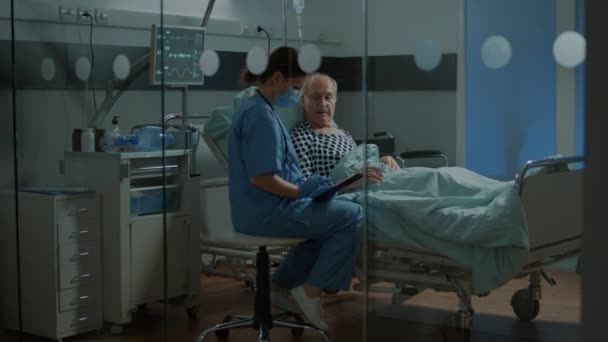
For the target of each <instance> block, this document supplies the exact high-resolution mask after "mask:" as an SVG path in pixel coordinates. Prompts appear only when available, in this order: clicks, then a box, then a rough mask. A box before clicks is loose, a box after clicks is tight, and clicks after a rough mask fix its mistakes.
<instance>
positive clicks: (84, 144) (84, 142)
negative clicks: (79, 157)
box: [80, 128, 95, 152]
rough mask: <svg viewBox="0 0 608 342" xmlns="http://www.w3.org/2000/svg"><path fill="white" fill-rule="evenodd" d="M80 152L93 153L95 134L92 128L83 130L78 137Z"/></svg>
mask: <svg viewBox="0 0 608 342" xmlns="http://www.w3.org/2000/svg"><path fill="white" fill-rule="evenodd" d="M80 150H81V151H82V152H95V133H93V129H92V128H85V129H83V130H82V134H81V135H80Z"/></svg>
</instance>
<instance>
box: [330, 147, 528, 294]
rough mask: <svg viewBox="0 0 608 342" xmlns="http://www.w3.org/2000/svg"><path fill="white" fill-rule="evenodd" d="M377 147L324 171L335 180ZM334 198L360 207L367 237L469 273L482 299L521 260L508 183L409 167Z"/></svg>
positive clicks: (371, 158)
mask: <svg viewBox="0 0 608 342" xmlns="http://www.w3.org/2000/svg"><path fill="white" fill-rule="evenodd" d="M377 156H378V154H377V148H376V147H375V146H373V145H367V151H366V150H365V149H364V148H363V146H360V147H358V148H357V150H355V151H353V152H351V153H350V154H349V155H347V156H346V157H345V158H344V159H343V160H342V162H341V163H340V165H338V167H337V168H336V169H335V172H334V173H332V177H333V178H334V179H341V178H344V177H345V176H348V175H349V174H352V173H354V172H356V171H358V170H360V169H361V167H362V166H363V165H364V164H365V161H366V160H367V162H368V163H371V164H375V163H378V162H377V160H378V157H377ZM368 190H369V191H368V192H367V193H364V192H363V191H355V192H351V193H347V194H343V195H340V196H339V198H341V199H345V200H350V201H354V202H356V203H359V204H362V205H364V204H365V203H367V204H366V205H367V211H366V215H367V219H368V224H369V226H368V233H369V236H368V237H369V238H371V239H374V240H389V241H400V242H404V243H406V244H408V245H411V246H413V247H417V248H422V249H425V250H429V251H433V252H437V253H441V254H443V255H446V256H448V257H450V258H452V259H454V260H455V261H457V262H459V263H461V264H463V265H465V266H467V267H470V268H471V270H472V275H473V291H474V293H476V294H485V293H488V292H489V291H491V290H493V289H495V288H497V287H499V286H500V285H502V284H504V283H505V282H507V281H508V280H510V279H511V278H512V277H513V276H514V275H515V274H516V273H518V272H519V271H520V270H521V268H522V266H523V265H524V264H525V262H526V260H527V254H528V249H529V243H528V230H527V225H526V221H525V215H524V211H523V207H522V204H521V202H520V199H519V196H518V194H517V191H516V190H515V188H514V186H513V182H499V181H495V180H492V179H490V178H486V177H483V176H481V175H479V174H476V173H474V172H471V171H469V170H466V169H463V168H459V167H446V168H439V169H431V168H421V167H412V168H406V169H402V170H399V171H393V172H386V173H385V174H384V181H383V182H381V183H378V184H370V185H369V188H368Z"/></svg>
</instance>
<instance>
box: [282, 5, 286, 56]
mask: <svg viewBox="0 0 608 342" xmlns="http://www.w3.org/2000/svg"><path fill="white" fill-rule="evenodd" d="M282 1H283V46H287V5H286V4H285V1H287V0H282Z"/></svg>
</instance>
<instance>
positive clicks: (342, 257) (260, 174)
mask: <svg viewBox="0 0 608 342" xmlns="http://www.w3.org/2000/svg"><path fill="white" fill-rule="evenodd" d="M305 76H306V74H305V72H304V71H302V70H301V69H300V67H299V65H298V62H297V50H295V49H294V48H291V47H280V48H278V49H276V50H274V51H272V53H271V54H270V55H269V57H268V67H267V68H266V70H265V71H264V72H263V73H262V74H261V75H257V76H256V75H253V74H251V73H250V72H248V71H245V73H244V79H245V80H247V81H249V82H253V83H255V84H256V85H257V90H256V93H255V94H254V95H253V96H251V97H250V98H249V99H247V100H245V101H243V102H242V103H241V105H240V106H239V108H238V109H237V111H236V113H235V115H234V118H233V122H232V127H231V132H230V140H229V147H228V161H229V165H230V185H229V189H230V207H231V213H232V222H233V224H234V228H235V230H236V231H237V232H239V233H243V234H250V235H258V236H268V237H281V238H304V239H307V240H306V241H305V242H302V243H300V244H299V245H297V246H295V247H293V248H291V249H290V250H289V253H288V255H287V257H286V258H285V260H284V261H283V262H282V263H281V265H280V266H279V268H278V269H277V270H276V272H275V273H274V274H273V276H272V281H273V296H272V299H273V304H274V305H277V306H279V307H281V308H283V309H287V310H289V311H301V312H302V313H304V315H305V316H306V317H307V318H308V320H309V321H310V322H311V323H312V324H313V325H315V326H316V327H318V328H319V329H323V330H327V329H328V326H327V323H326V322H325V321H324V319H323V318H322V315H321V312H322V310H321V309H322V308H321V300H320V297H321V294H322V289H332V290H346V289H348V288H349V286H350V282H351V278H352V274H353V271H354V266H355V259H356V254H357V248H358V242H359V233H360V231H359V227H360V226H361V222H362V220H363V213H362V209H361V207H360V206H359V205H357V204H355V203H352V202H346V201H341V200H337V199H330V200H327V201H324V202H314V201H312V199H311V197H315V195H317V194H319V193H322V192H323V191H324V190H326V189H327V188H328V187H329V186H331V181H330V180H329V179H328V178H326V177H321V176H312V177H310V178H308V179H307V180H306V181H304V182H303V181H302V172H301V170H300V167H299V165H298V156H297V155H296V153H295V150H294V146H293V144H292V141H291V138H290V135H289V132H288V131H287V129H286V128H285V126H283V123H282V122H281V120H280V119H279V117H278V115H277V113H276V111H275V109H274V108H275V106H289V105H292V104H293V102H294V101H297V99H298V97H299V95H298V90H297V89H299V88H300V87H301V85H302V83H303V82H304V79H305ZM288 295H290V296H291V297H289V296H288ZM292 298H293V300H294V301H295V304H297V307H296V308H293V306H294V305H293V304H292V303H290V300H291V299H292ZM290 304H291V307H290Z"/></svg>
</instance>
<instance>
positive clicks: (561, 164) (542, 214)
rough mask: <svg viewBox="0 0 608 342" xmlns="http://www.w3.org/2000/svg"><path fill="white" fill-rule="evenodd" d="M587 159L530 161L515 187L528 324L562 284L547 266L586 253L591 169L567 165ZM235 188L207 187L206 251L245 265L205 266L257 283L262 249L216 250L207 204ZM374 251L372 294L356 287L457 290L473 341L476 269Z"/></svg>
mask: <svg viewBox="0 0 608 342" xmlns="http://www.w3.org/2000/svg"><path fill="white" fill-rule="evenodd" d="M201 135H202V136H203V140H204V141H205V142H206V143H207V145H208V146H209V149H210V150H211V152H212V153H213V154H214V156H215V157H216V159H217V160H218V162H219V163H220V164H221V165H222V166H223V167H224V168H226V169H227V168H228V163H227V161H226V158H225V156H224V155H223V154H222V152H221V151H220V149H219V147H218V146H217V145H216V143H215V142H214V141H213V139H211V138H210V137H209V136H208V135H206V134H205V133H204V131H201ZM582 162H583V158H582V157H565V158H555V159H545V160H539V161H529V162H527V163H526V164H525V165H524V166H522V168H521V169H520V170H519V172H518V173H517V175H516V178H515V186H516V188H517V189H518V192H519V195H520V197H521V199H522V201H523V205H524V210H525V213H526V219H527V222H528V230H529V241H530V251H529V257H528V262H527V264H526V265H525V267H523V268H522V270H521V272H520V273H519V274H518V275H517V276H516V278H521V277H529V286H528V287H527V288H525V289H522V290H519V291H517V292H516V293H515V294H514V295H513V297H512V299H511V305H512V306H513V310H514V312H515V314H516V315H517V316H518V317H519V319H520V320H522V321H530V320H532V319H534V318H535V317H536V316H537V314H538V312H539V310H540V299H541V278H544V279H546V280H547V281H548V282H549V284H551V285H554V284H555V281H554V280H553V279H550V278H549V277H548V276H547V275H546V274H545V272H544V271H543V268H545V267H547V266H549V265H551V264H554V263H558V262H560V261H562V260H564V259H567V258H570V257H573V256H578V255H580V252H581V243H582V228H581V226H582V225H581V220H582V218H581V215H582V189H583V187H582V177H583V171H582V170H574V171H571V170H569V169H568V167H567V165H570V164H576V163H582ZM541 167H542V168H543V169H544V170H546V169H548V170H551V169H553V171H554V172H550V173H542V174H541V173H539V174H535V175H531V171H532V170H535V169H538V168H541ZM559 169H561V171H560V170H559ZM227 185H228V180H227V178H221V179H220V178H218V179H211V180H206V181H202V182H201V205H202V206H203V210H202V213H201V222H203V231H202V233H201V253H206V254H209V255H213V256H214V258H215V257H216V256H223V257H227V258H228V259H227V260H229V261H232V262H233V264H234V263H235V260H236V264H239V265H241V266H242V267H241V268H240V269H237V270H233V271H220V270H218V269H217V265H218V262H217V261H214V262H211V263H209V264H205V265H202V272H204V273H208V274H216V275H222V276H228V277H232V278H236V279H242V280H244V281H246V282H248V283H252V282H253V281H254V279H255V278H254V273H255V272H253V270H247V268H246V266H247V265H252V266H254V264H253V260H255V251H250V250H242V249H230V248H225V247H220V246H214V243H213V241H214V240H217V239H218V237H219V236H221V228H220V229H218V226H221V224H217V223H216V222H212V221H209V219H208V217H206V215H205V212H210V211H213V210H214V209H213V208H209V207H206V205H211V204H214V205H223V206H226V205H227V203H228V198H227V194H226V191H225V187H226V186H227ZM222 188H223V189H224V190H223V191H219V190H221V189H222ZM221 196H224V198H221ZM558 213H559V214H558ZM218 234H219V235H218ZM219 240H221V238H220V239H219ZM367 251H368V253H367V254H368V255H367V257H366V258H362V257H360V258H359V260H360V262H359V263H358V267H357V269H356V276H357V277H358V279H359V280H362V279H363V272H362V261H366V262H367V263H368V264H367V279H366V280H367V281H366V282H365V284H366V285H367V289H364V288H363V286H361V284H363V282H360V283H359V284H355V286H354V289H355V290H368V291H380V292H390V293H391V294H392V297H391V301H392V303H394V304H401V303H403V302H404V301H406V300H408V299H410V298H412V297H413V296H415V295H416V294H418V293H420V292H421V291H423V290H425V289H434V290H436V291H449V292H455V293H456V295H457V296H458V298H459V300H460V301H459V303H460V304H459V310H458V312H457V313H456V315H455V317H456V321H455V323H454V324H455V326H456V327H458V328H460V329H463V332H464V333H465V337H466V338H468V337H470V327H471V324H472V318H473V315H474V309H473V306H472V304H471V296H472V293H473V292H472V281H471V271H470V269H468V268H467V267H464V266H463V265H460V264H458V263H456V262H455V261H454V260H452V259H450V258H448V257H446V256H443V255H441V254H438V253H434V252H429V251H425V250H421V249H417V248H412V247H409V246H407V245H404V244H403V243H397V242H393V241H373V240H368V241H367ZM283 253H284V250H281V249H279V250H277V251H276V253H274V255H272V256H271V261H272V262H273V263H274V262H276V263H280V262H281V261H282V259H283V256H282V254H283ZM214 260H215V259H214ZM224 260H225V259H224ZM380 282H390V283H393V284H394V287H393V288H386V287H379V286H376V284H378V283H380Z"/></svg>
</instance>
